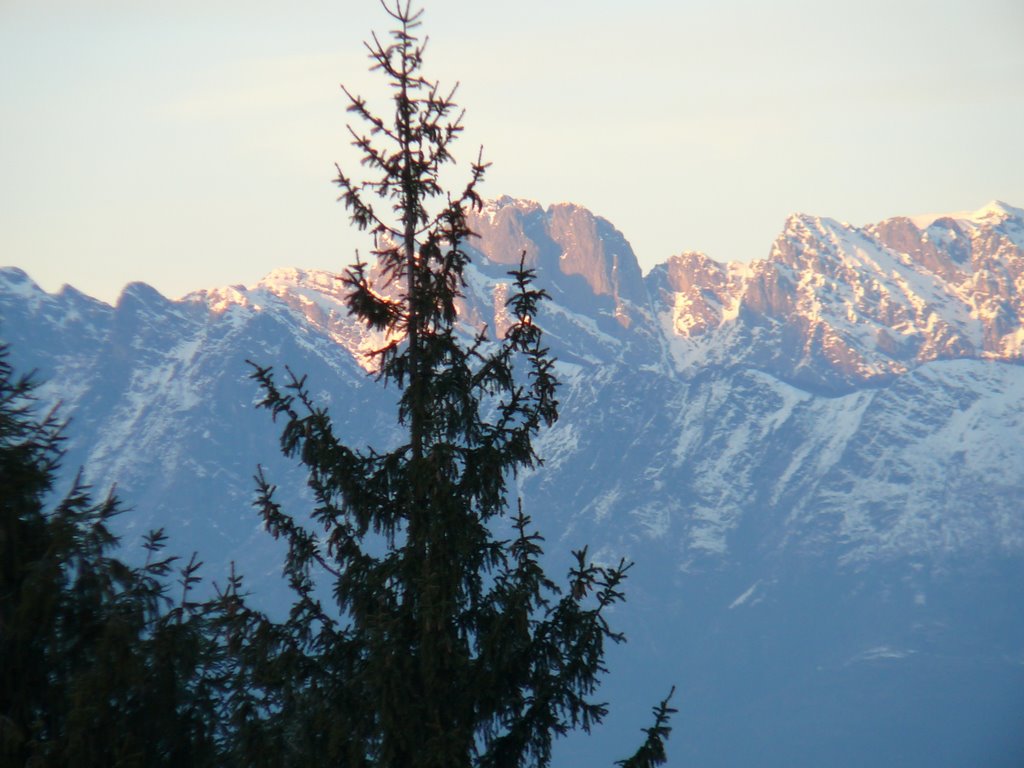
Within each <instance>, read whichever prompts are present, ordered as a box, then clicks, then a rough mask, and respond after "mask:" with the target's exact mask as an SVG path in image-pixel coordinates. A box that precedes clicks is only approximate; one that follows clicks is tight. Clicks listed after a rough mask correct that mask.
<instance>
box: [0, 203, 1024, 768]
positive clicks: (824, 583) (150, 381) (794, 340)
mask: <svg viewBox="0 0 1024 768" xmlns="http://www.w3.org/2000/svg"><path fill="white" fill-rule="evenodd" d="M470 225H471V228H472V229H473V231H474V232H476V233H477V235H478V237H476V238H473V239H472V240H471V242H470V244H469V252H470V255H471V256H472V258H473V263H472V264H471V266H470V267H469V269H468V270H467V272H466V276H465V277H466V285H465V288H464V296H463V297H462V298H461V300H460V301H459V304H458V309H459V318H460V323H461V324H462V327H463V329H464V331H465V333H466V334H467V337H468V336H469V335H470V334H474V333H476V332H478V331H479V330H480V329H483V328H486V331H487V333H488V334H489V335H491V336H492V337H494V336H500V335H501V334H502V333H503V331H504V329H505V328H506V327H507V325H508V322H509V317H508V312H507V309H506V307H505V302H506V300H507V298H508V296H509V293H510V290H511V280H510V277H509V275H508V271H509V270H510V269H512V268H514V267H515V266H517V265H518V264H519V261H520V259H521V258H525V262H526V264H527V266H530V267H532V268H535V269H536V271H537V280H538V285H539V287H541V288H543V289H544V290H545V291H546V292H547V293H548V294H549V296H550V301H548V302H546V303H545V305H544V306H543V307H542V309H541V311H540V313H539V314H538V317H537V318H536V321H537V322H538V323H539V324H540V325H541V326H542V327H543V328H544V330H545V332H546V337H545V338H546V343H547V344H549V345H550V348H551V352H552V354H553V355H554V356H555V357H557V358H558V362H557V363H556V370H557V373H558V376H559V378H560V380H561V382H562V384H561V387H560V389H559V392H558V398H559V401H560V412H561V417H560V419H559V421H558V422H557V423H556V424H555V426H554V427H553V428H552V429H549V430H547V431H545V432H544V433H543V434H542V435H541V437H540V438H539V440H538V442H537V448H538V452H539V453H540V455H541V457H542V458H543V459H544V461H545V463H544V466H543V467H541V468H539V469H538V470H537V471H535V472H529V473H524V474H521V475H520V476H519V477H517V478H515V479H514V486H515V488H516V491H517V493H519V494H520V495H521V497H522V501H523V505H524V509H525V511H526V512H527V513H528V514H529V515H531V517H532V518H533V519H534V521H535V523H536V524H537V526H538V528H539V529H540V530H541V531H543V532H544V534H545V536H546V542H545V546H546V549H547V551H548V556H549V558H550V560H551V562H552V563H553V564H554V567H555V568H556V569H558V568H560V567H561V565H562V564H564V562H565V561H566V558H567V555H568V551H569V550H570V549H571V548H573V547H575V546H581V545H583V544H589V545H590V551H591V553H592V554H594V555H595V556H596V557H597V558H599V559H601V560H605V561H611V560H617V559H618V558H619V557H622V556H624V557H627V558H633V559H636V560H637V562H638V564H637V566H636V568H635V569H634V570H633V571H631V578H630V581H629V583H628V584H627V591H628V592H629V594H630V597H631V602H630V603H629V604H627V606H626V608H624V609H622V610H620V611H617V612H616V614H615V616H614V617H613V618H614V619H615V623H616V625H617V626H620V627H622V628H625V629H627V630H628V631H629V634H630V636H631V638H632V639H633V640H634V643H635V646H634V645H630V646H628V647H627V648H626V649H625V651H622V652H618V651H616V652H615V654H616V655H615V658H613V663H612V669H613V671H614V670H615V669H616V668H617V666H616V665H625V675H624V676H623V677H619V678H616V677H615V675H614V674H613V676H612V680H611V684H612V690H611V691H610V692H609V695H608V698H610V700H612V701H613V702H616V704H617V707H618V708H621V709H625V710H628V711H631V712H633V714H634V715H635V718H634V719H633V720H630V721H628V722H624V721H620V724H618V725H617V724H614V723H613V725H612V728H611V730H610V735H609V736H608V737H607V738H606V739H605V740H604V741H603V742H602V741H601V740H600V739H599V740H597V741H596V742H594V746H593V747H587V746H586V745H585V744H584V745H581V744H579V743H576V742H570V746H567V747H566V749H567V750H569V751H568V753H567V755H566V759H563V760H560V761H559V762H560V763H561V764H566V765H581V764H586V765H590V764H597V763H601V764H607V762H608V761H607V760H606V759H604V758H605V757H606V756H607V754H614V755H616V756H620V755H621V754H622V746H621V745H622V744H629V743H633V741H634V739H633V734H634V733H636V732H638V729H639V728H640V727H642V726H644V725H647V722H646V721H645V720H643V716H644V715H645V714H646V712H648V711H649V706H650V704H652V703H653V702H654V701H655V700H656V699H657V698H659V697H660V696H661V695H663V694H664V693H665V691H664V690H662V687H661V686H662V683H663V682H664V681H665V680H669V681H671V682H675V683H677V684H678V685H679V687H680V690H681V691H682V692H683V696H682V697H681V699H680V701H679V702H678V704H679V706H680V709H681V712H680V714H679V715H678V721H677V723H676V730H675V731H674V733H673V741H672V744H671V746H672V749H673V750H674V751H673V754H674V755H675V756H676V757H675V758H674V759H673V761H672V762H671V763H670V765H705V766H732V765H767V766H776V765H777V766H791V765H801V764H815V765H829V766H860V765H900V766H921V768H924V766H927V767H928V768H935V766H949V768H953V766H961V765H996V766H1001V765H1006V766H1010V765H1019V760H1017V759H1016V758H1019V756H1020V755H1021V754H1024V744H1022V743H1021V742H1020V739H1019V723H1020V722H1021V721H1022V719H1024V695H1021V693H1020V692H1021V691H1024V664H1022V659H1021V648H1024V581H1022V580H1021V579H1020V573H1022V572H1024V506H1022V499H1024V440H1021V435H1022V434H1024V365H1022V363H1024V354H1022V350H1024V328H1022V321H1021V319H1022V317H1024V307H1022V297H1024V253H1022V248H1024V212H1022V211H1021V210H1019V209H1016V208H1013V207H1011V206H1008V205H1005V204H1002V203H993V204H990V205H988V206H985V207H984V208H982V209H981V210H980V211H975V212H970V213H957V214H951V215H945V216H929V217H897V218H892V219H888V220H886V221H883V222H880V223H877V224H873V225H870V226H863V227H854V226H851V225H849V224H844V223H841V222H839V221H836V220H833V219H828V218H821V217H815V216H808V215H802V214H801V215H794V216H792V217H790V218H789V219H788V220H787V221H786V222H785V223H784V225H783V227H782V231H781V232H780V234H779V236H778V237H777V238H776V240H775V242H774V244H773V246H772V248H771V250H770V253H769V256H768V257H767V258H764V259H760V260H756V261H753V262H751V263H749V264H745V263H733V264H722V263H719V262H716V261H714V260H713V259H711V258H710V257H708V256H706V255H704V254H700V253H694V252H686V251H684V252H681V253H680V254H679V255H677V256H674V257H672V258H671V259H669V260H668V261H667V262H665V263H663V264H660V265H658V266H656V267H654V268H653V269H652V270H651V271H650V272H649V273H648V274H647V275H646V276H642V275H641V272H640V269H639V267H638V266H637V261H636V258H635V254H634V253H633V251H632V250H631V248H630V247H629V244H628V242H627V240H626V239H625V237H624V236H623V235H622V234H621V233H619V232H618V231H617V230H616V229H615V228H614V227H613V226H612V224H610V223H609V222H607V221H605V220H604V219H602V218H600V217H599V216H595V215H594V214H592V213H590V212H588V211H586V210H585V209H583V208H580V207H578V206H575V205H571V204H559V205H553V206H550V207H547V208H544V207H542V206H541V205H539V204H537V203H535V202H531V201H521V200H514V199H511V198H502V199H501V200H498V201H493V202H490V203H487V204H486V205H485V206H484V208H483V209H482V210H481V211H478V212H475V213H474V214H473V216H472V217H471V220H470ZM680 237H681V239H685V233H681V235H680ZM524 254H525V256H524ZM392 290H394V287H392ZM344 293H345V291H344V286H343V284H342V283H341V282H339V280H338V279H337V276H336V275H331V274H327V273H324V272H317V271H313V270H301V269H291V268H290V269H281V270H277V271H275V272H273V273H271V274H270V275H268V276H267V277H266V278H265V279H264V280H262V281H260V282H259V283H257V284H255V285H251V286H230V287H224V288H213V289H208V290H200V291H196V292H195V293H192V294H190V295H188V296H186V297H184V298H183V299H181V300H178V301H171V300H168V299H166V298H165V297H163V296H161V295H160V294H159V293H157V292H156V291H154V290H153V289H151V288H149V287H147V286H144V285H141V284H133V285H131V286H128V287H127V288H126V289H125V291H124V293H123V295H122V296H121V298H120V300H119V301H118V302H117V304H116V305H115V306H109V305H107V304H104V303H102V302H98V301H96V300H94V299H90V298H89V297H86V296H84V295H82V294H81V293H79V292H77V291H75V290H74V289H72V288H65V289H63V290H62V291H61V292H59V293H56V294H48V293H46V292H44V291H42V290H41V289H39V288H38V287H37V286H36V285H35V284H34V283H33V282H32V281H31V279H30V278H29V277H28V276H27V275H26V274H25V273H24V272H21V271H19V270H14V269H6V270H0V339H3V340H4V341H6V342H9V343H10V344H11V352H12V360H13V362H14V363H15V365H16V367H17V368H18V369H19V370H22V371H28V370H32V369H36V370H37V371H38V377H39V378H40V380H41V381H43V382H44V383H43V385H42V387H41V388H40V391H39V395H40V398H41V399H42V401H43V405H44V406H45V405H49V404H52V403H56V402H58V401H61V402H62V403H63V409H64V411H63V412H64V413H65V415H67V416H70V417H71V419H72V422H71V425H70V426H69V428H68V438H69V439H68V447H69V449H70V453H69V456H68V458H67V460H66V461H65V464H64V470H65V472H66V473H67V478H65V480H66V481H67V482H69V481H70V480H69V479H70V477H71V475H73V473H74V472H75V471H76V470H77V469H78V468H79V467H80V466H81V467H84V468H85V471H86V475H87V479H89V480H90V481H91V482H93V483H94V484H95V486H96V487H97V489H98V490H99V491H100V492H103V491H105V490H106V488H108V487H109V486H110V485H111V484H112V483H114V482H116V483H117V484H118V488H119V494H120V495H121V497H122V498H123V499H124V500H125V502H126V503H127V505H128V506H130V507H131V511H130V512H128V513H126V514H125V515H124V516H122V518H121V519H120V521H119V526H120V530H121V532H122V533H123V534H124V535H125V538H126V541H128V542H129V543H130V542H133V541H137V539H138V537H139V536H140V535H141V533H142V532H144V531H146V530H148V529H149V528H153V527H165V528H166V529H167V531H168V533H169V534H170V537H171V541H172V547H173V548H174V550H175V551H177V552H183V553H188V552H190V551H192V550H193V549H195V550H198V551H199V552H200V554H201V559H203V560H205V562H206V564H207V565H206V570H207V573H208V577H209V578H210V579H212V580H217V581H218V582H222V579H223V576H224V574H226V573H227V571H228V568H229V563H230V562H232V561H234V562H236V563H237V568H238V570H239V571H240V572H242V573H244V574H246V578H247V583H249V585H250V587H251V588H252V589H253V590H254V591H255V592H256V594H257V595H258V596H259V597H258V599H259V600H262V601H263V602H264V603H265V604H267V605H269V606H270V607H271V608H272V609H278V610H280V609H281V606H282V605H283V604H284V603H283V601H284V599H285V597H284V590H283V587H282V586H281V581H280V579H279V575H278V570H279V568H278V565H277V564H278V563H280V562H281V557H282V553H281V552H280V550H279V547H278V545H277V543H276V542H274V541H273V540H272V539H271V538H270V537H269V536H268V535H267V534H266V533H265V531H263V530H262V529H261V526H260V524H259V522H258V520H257V519H256V517H255V513H254V512H253V510H252V509H251V506H250V504H251V500H252V497H253V482H252V475H253V473H254V471H255V469H256V467H257V466H258V465H262V466H264V467H265V472H266V474H267V475H268V477H269V478H271V479H272V481H273V482H275V483H276V484H277V485H278V486H279V491H278V498H279V500H280V501H281V502H282V504H283V505H284V507H285V508H286V509H289V510H292V511H294V512H295V514H297V515H298V516H299V517H302V516H303V515H305V514H308V512H309V510H310V509H312V507H313V505H314V503H315V502H314V501H313V499H312V497H311V495H310V493H309V492H308V490H306V488H305V485H304V482H303V477H302V474H301V473H300V472H298V470H297V468H296V467H295V466H294V464H293V463H292V462H290V461H288V460H285V459H283V458H281V456H280V453H279V449H278V441H277V434H276V430H277V426H276V425H274V424H273V423H272V422H271V420H270V418H269V416H268V414H266V413H265V412H262V411H257V409H256V408H255V405H256V403H258V401H259V399H260V396H259V393H258V392H257V391H256V388H255V385H254V383H253V382H252V381H251V380H250V379H249V374H250V372H251V368H250V367H249V366H248V365H247V364H246V360H251V361H253V362H255V363H257V364H260V365H273V366H275V368H276V370H278V371H279V373H281V374H282V375H283V372H284V368H285V366H288V367H289V368H291V369H292V370H294V371H295V372H297V373H299V374H306V375H307V377H308V378H307V383H308V385H309V387H310V389H311V391H312V393H313V395H314V397H315V398H316V400H317V402H318V403H320V404H322V405H324V406H326V407H328V408H329V410H330V412H331V414H332V415H333V417H334V420H335V426H336V432H337V434H338V435H339V436H340V437H341V438H342V439H343V440H344V441H345V442H346V443H348V444H352V445H357V446H360V445H372V446H375V447H378V448H386V447H388V446H393V445H397V444H399V443H400V442H401V441H402V439H403V438H402V432H401V430H400V429H399V428H398V426H397V425H396V424H395V422H394V418H393V414H394V405H395V402H396V399H397V397H398V395H397V393H396V392H395V390H394V389H393V388H386V389H385V388H381V387H380V386H379V384H377V383H376V382H375V380H374V377H373V370H374V366H373V358H372V356H371V355H370V354H369V353H371V352H372V351H373V350H374V349H376V348H379V347H380V346H381V345H383V344H385V343H387V342H388V341H389V340H388V339H386V338H384V337H382V336H380V335H379V334H373V333H369V332H367V331H366V330H365V329H364V328H362V327H361V326H360V325H358V324H357V323H354V322H353V321H352V319H351V318H350V317H349V316H348V314H347V311H346V307H345V297H344ZM634 648H635V654H636V655H632V656H631V655H630V653H634ZM665 687H667V685H666V686H665ZM965 697H969V698H970V700H971V701H972V702H974V706H972V707H971V708H970V711H965V708H964V707H963V701H964V700H965ZM865 702H869V703H870V704H865ZM908 713H911V714H913V716H911V715H910V714H908ZM897 721H898V723H899V725H898V727H896V726H894V725H893V723H894V722H897ZM587 750H590V751H587ZM1014 750H1016V751H1014ZM879 755H898V759H895V758H894V760H895V762H894V761H892V760H890V761H888V762H887V761H886V760H884V759H881V758H879ZM808 760H810V763H808Z"/></svg>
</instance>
